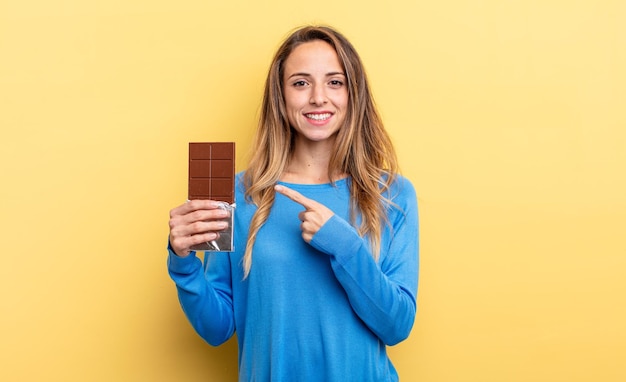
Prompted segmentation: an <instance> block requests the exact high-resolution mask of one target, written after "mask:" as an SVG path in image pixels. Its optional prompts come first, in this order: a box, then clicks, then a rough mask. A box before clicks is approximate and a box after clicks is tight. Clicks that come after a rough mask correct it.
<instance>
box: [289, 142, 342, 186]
mask: <svg viewBox="0 0 626 382" xmlns="http://www.w3.org/2000/svg"><path fill="white" fill-rule="evenodd" d="M312 143H313V144H311V142H309V143H308V144H307V143H304V142H299V141H296V146H295V149H294V151H293V154H292V155H291V158H289V163H288V164H287V168H286V170H285V172H283V175H282V176H281V180H282V181H284V182H288V183H300V184H322V183H328V182H330V174H329V173H328V164H329V163H330V154H331V150H332V145H331V144H330V142H317V143H316V142H312Z"/></svg>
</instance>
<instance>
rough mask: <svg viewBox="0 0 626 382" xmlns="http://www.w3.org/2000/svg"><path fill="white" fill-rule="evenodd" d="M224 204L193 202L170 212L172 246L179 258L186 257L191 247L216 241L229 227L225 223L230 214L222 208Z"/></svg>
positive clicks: (204, 201) (206, 201) (212, 201)
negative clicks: (220, 233) (221, 232)
mask: <svg viewBox="0 0 626 382" xmlns="http://www.w3.org/2000/svg"><path fill="white" fill-rule="evenodd" d="M222 204H223V203H222V202H217V201H214V200H191V201H189V202H187V203H185V204H183V205H181V206H178V207H176V208H174V209H173V210H171V211H170V222H169V224H170V245H171V247H172V249H173V250H174V253H176V254H177V255H178V256H181V257H185V256H188V255H189V253H190V252H191V247H193V246H195V245H198V244H201V243H206V242H209V241H211V240H216V239H217V238H218V237H219V233H218V232H219V231H222V230H224V229H225V228H227V227H228V222H226V221H223V220H224V219H225V218H227V217H228V216H229V215H230V212H229V211H227V210H225V209H222V208H220V206H221V205H222Z"/></svg>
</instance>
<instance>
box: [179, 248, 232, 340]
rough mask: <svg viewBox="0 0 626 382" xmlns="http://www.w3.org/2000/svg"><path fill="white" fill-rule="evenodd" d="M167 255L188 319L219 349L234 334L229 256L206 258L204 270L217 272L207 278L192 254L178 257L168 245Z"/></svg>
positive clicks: (220, 255) (199, 332) (213, 255)
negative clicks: (205, 268)
mask: <svg viewBox="0 0 626 382" xmlns="http://www.w3.org/2000/svg"><path fill="white" fill-rule="evenodd" d="M168 252H169V255H168V262H167V265H168V271H169V274H170V277H171V278H172V280H174V283H175V284H176V289H177V290H178V299H179V301H180V304H181V307H182V309H183V311H184V312H185V315H186V316H187V319H188V320H189V322H190V323H191V325H192V326H193V328H194V329H195V330H196V332H197V333H198V334H199V335H200V336H201V337H202V338H203V339H204V340H205V341H207V342H208V343H209V344H211V345H213V346H217V345H220V344H221V343H223V342H225V341H226V340H228V339H229V338H230V337H231V336H232V335H233V333H234V331H235V329H234V328H235V324H234V321H235V320H234V313H233V298H232V287H231V280H230V270H229V268H230V262H229V260H228V255H226V254H223V253H221V254H215V253H211V254H209V255H207V257H206V260H205V267H209V266H211V267H215V268H220V269H219V270H218V269H215V272H213V271H212V272H211V273H210V274H211V276H210V278H209V276H205V272H204V268H203V266H202V262H201V261H200V259H199V258H197V257H196V255H195V252H192V253H191V254H189V255H188V256H186V257H180V256H178V255H176V254H175V253H174V252H173V251H172V249H171V247H170V246H169V245H168ZM222 268H223V269H222ZM212 270H213V269H212Z"/></svg>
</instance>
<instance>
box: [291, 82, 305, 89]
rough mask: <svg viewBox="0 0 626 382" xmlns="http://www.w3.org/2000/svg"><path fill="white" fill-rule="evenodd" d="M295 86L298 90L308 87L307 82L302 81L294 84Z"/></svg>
mask: <svg viewBox="0 0 626 382" xmlns="http://www.w3.org/2000/svg"><path fill="white" fill-rule="evenodd" d="M293 86H295V87H297V88H298V87H302V86H306V81H302V80H300V81H296V82H294V83H293Z"/></svg>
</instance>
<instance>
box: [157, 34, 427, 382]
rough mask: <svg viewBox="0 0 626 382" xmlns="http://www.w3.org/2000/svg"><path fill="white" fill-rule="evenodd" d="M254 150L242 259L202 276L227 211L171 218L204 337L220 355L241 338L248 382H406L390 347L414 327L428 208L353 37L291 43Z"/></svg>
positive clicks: (178, 259) (219, 256)
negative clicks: (420, 213) (405, 172)
mask: <svg viewBox="0 0 626 382" xmlns="http://www.w3.org/2000/svg"><path fill="white" fill-rule="evenodd" d="M252 147H254V148H255V149H256V151H255V152H254V153H253V156H252V159H251V162H250V164H249V167H248V169H247V170H246V171H245V172H243V173H241V174H238V175H237V180H236V192H235V194H236V203H237V208H236V211H235V213H234V214H235V217H234V219H235V222H234V235H235V251H234V252H231V253H215V252H213V253H207V254H206V256H205V261H204V268H203V265H202V263H201V261H200V260H199V259H198V258H197V257H196V256H194V253H193V251H192V250H191V249H190V248H191V247H193V246H194V245H196V244H199V243H203V242H207V241H211V240H214V239H215V238H216V237H217V235H218V234H217V232H218V231H220V230H222V229H223V228H224V227H223V225H222V224H223V223H221V222H220V219H223V218H224V217H225V216H226V214H228V212H227V211H224V210H222V209H219V208H218V203H216V202H214V201H207V200H193V201H190V202H188V203H185V204H183V205H181V206H179V207H177V208H174V209H173V210H172V211H171V212H170V245H169V261H168V267H169V271H170V275H171V277H172V279H173V280H174V281H175V283H176V286H177V288H178V293H179V299H180V302H181V305H182V307H183V310H184V311H185V314H186V315H187V317H188V319H189V320H190V322H191V324H192V325H193V327H194V328H195V330H196V331H197V332H198V333H199V335H200V336H202V338H204V339H205V340H206V341H207V342H209V343H210V344H212V345H219V344H221V343H223V342H225V341H226V340H228V339H229V338H230V337H231V336H232V335H233V334H234V333H235V332H236V333H237V340H238V343H239V380H240V381H251V380H254V381H325V382H327V381H359V382H363V381H397V380H398V375H397V373H396V370H395V368H394V367H393V365H392V363H391V362H390V360H389V358H388V356H387V353H386V349H385V347H386V345H394V344H396V343H398V342H400V341H402V340H404V339H405V338H407V336H408V335H409V332H410V330H411V327H412V325H413V321H414V318H415V311H416V294H417V281H418V221H417V202H416V197H415V191H414V189H413V186H412V185H411V183H410V182H409V181H408V180H407V179H405V178H403V177H401V176H399V175H397V164H396V157H395V153H394V150H393V147H392V144H391V141H390V139H389V137H388V136H387V133H386V132H385V130H384V128H383V124H382V122H381V120H380V118H379V115H378V113H377V111H376V108H375V106H374V102H373V100H372V96H371V94H370V89H369V85H368V83H367V78H366V75H365V72H364V69H363V65H362V63H361V60H360V58H359V56H358V55H357V53H356V51H355V50H354V48H353V47H352V45H351V44H350V43H349V42H348V41H347V40H346V39H345V37H344V36H342V35H341V34H340V33H338V32H337V31H335V30H333V29H331V28H328V27H304V28H301V29H298V30H296V31H295V32H294V33H292V34H291V35H290V36H289V37H288V38H287V39H286V40H285V42H284V43H283V44H282V46H281V47H280V48H279V50H278V52H277V53H276V55H275V57H274V60H273V62H272V64H271V67H270V70H269V74H268V77H267V81H266V84H265V92H264V97H263V106H262V112H261V118H260V122H259V127H258V130H257V136H256V141H255V142H254V144H253V145H252Z"/></svg>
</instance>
